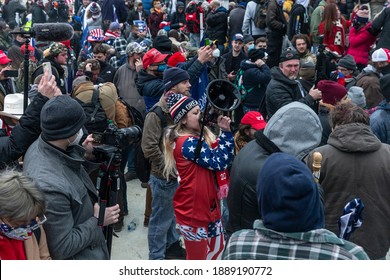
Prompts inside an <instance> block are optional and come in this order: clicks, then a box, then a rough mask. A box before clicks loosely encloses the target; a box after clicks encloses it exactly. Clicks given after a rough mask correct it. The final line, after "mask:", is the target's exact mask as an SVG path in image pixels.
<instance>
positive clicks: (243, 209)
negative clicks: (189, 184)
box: [226, 102, 322, 234]
mask: <svg viewBox="0 0 390 280" xmlns="http://www.w3.org/2000/svg"><path fill="white" fill-rule="evenodd" d="M292 107H293V108H294V110H292V109H291V108H292ZM321 133H322V127H321V123H320V120H319V118H318V116H317V114H316V113H315V112H314V111H313V110H312V109H310V108H309V107H307V106H306V105H304V104H302V103H300V102H294V104H289V105H287V106H284V107H283V108H281V109H280V110H279V111H278V112H277V113H276V114H275V115H274V116H273V117H272V118H271V119H270V120H269V121H268V123H267V126H266V128H265V130H264V135H265V136H266V137H267V138H268V139H269V140H271V141H272V142H273V143H274V144H275V145H276V146H277V147H278V148H279V149H280V150H281V151H282V152H284V153H288V154H290V155H292V156H295V157H297V158H298V159H300V160H302V159H303V158H304V157H305V156H306V155H307V154H308V153H309V152H310V151H311V150H312V149H314V148H316V147H317V146H318V144H319V143H320V140H321ZM269 155H270V152H269V151H267V150H266V149H265V148H263V147H262V146H260V145H259V144H258V143H257V142H256V140H254V141H251V142H249V143H248V144H246V145H245V147H244V148H242V150H240V152H239V153H238V154H237V156H236V157H235V159H234V161H233V166H232V168H231V176H230V190H229V194H228V198H227V202H228V209H229V221H228V223H227V227H226V230H227V232H228V233H229V234H231V233H233V232H235V231H238V230H241V229H252V228H253V222H254V221H255V220H256V219H261V214H260V213H259V208H260V207H259V205H258V200H257V194H256V181H257V176H258V174H259V172H260V170H261V169H262V167H263V165H264V162H265V161H266V159H267V158H268V156H269ZM248 163H250V164H248Z"/></svg>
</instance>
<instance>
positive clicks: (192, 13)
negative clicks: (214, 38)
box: [185, 2, 202, 33]
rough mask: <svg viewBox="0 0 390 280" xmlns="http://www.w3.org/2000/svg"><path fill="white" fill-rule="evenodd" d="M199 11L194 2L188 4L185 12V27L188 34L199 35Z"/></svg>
mask: <svg viewBox="0 0 390 280" xmlns="http://www.w3.org/2000/svg"><path fill="white" fill-rule="evenodd" d="M200 9H202V8H201V7H200V6H198V4H196V3H195V2H190V3H189V5H188V6H187V8H186V10H185V15H186V26H187V30H188V32H189V33H200Z"/></svg>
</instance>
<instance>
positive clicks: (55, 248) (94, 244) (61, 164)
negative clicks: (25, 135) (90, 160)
mask: <svg viewBox="0 0 390 280" xmlns="http://www.w3.org/2000/svg"><path fill="white" fill-rule="evenodd" d="M84 153H85V150H84V149H83V148H82V147H81V146H74V147H70V148H68V149H67V151H66V153H65V152H64V151H62V150H60V149H58V148H56V147H54V146H52V145H50V144H49V143H46V142H45V141H44V140H43V139H42V138H41V137H39V138H38V140H37V141H35V142H34V143H33V144H32V145H31V146H30V148H29V149H28V151H27V153H26V156H25V159H24V166H23V170H24V171H25V172H27V174H28V175H29V176H30V177H32V178H33V179H35V180H36V181H37V182H38V185H39V188H40V189H41V191H43V193H44V194H45V197H46V201H47V206H46V212H45V215H46V217H47V221H46V222H45V223H44V224H43V227H44V229H45V231H46V237H47V243H48V245H49V251H50V253H51V256H52V258H53V259H57V260H65V259H76V260H106V259H108V258H109V256H108V249H107V245H106V241H105V239H104V234H103V232H102V229H101V228H100V227H99V226H98V225H97V219H96V218H95V217H94V203H95V202H97V200H98V197H97V191H96V188H95V186H94V184H93V183H92V181H91V179H90V178H89V175H88V173H87V171H86V169H85V167H84V166H83V164H85V160H84ZM37 163H39V164H37ZM59 170H61V172H58V171H59Z"/></svg>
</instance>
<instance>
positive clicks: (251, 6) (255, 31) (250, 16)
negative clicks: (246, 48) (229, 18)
mask: <svg viewBox="0 0 390 280" xmlns="http://www.w3.org/2000/svg"><path fill="white" fill-rule="evenodd" d="M256 5H257V1H250V2H249V3H248V4H247V5H246V8H245V15H244V21H243V22H242V34H244V35H247V34H249V35H252V36H259V35H261V36H266V32H265V28H264V29H260V28H257V27H256V26H255V24H254V22H253V20H254V18H255V13H256ZM233 11H234V10H233ZM233 35H234V34H233Z"/></svg>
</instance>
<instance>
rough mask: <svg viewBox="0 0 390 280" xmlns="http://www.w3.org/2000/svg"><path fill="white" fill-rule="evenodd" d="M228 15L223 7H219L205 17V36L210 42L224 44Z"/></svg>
mask: <svg viewBox="0 0 390 280" xmlns="http://www.w3.org/2000/svg"><path fill="white" fill-rule="evenodd" d="M227 18H228V13H227V10H226V9H225V8H224V7H219V8H218V9H217V10H216V11H215V12H210V13H209V14H208V15H207V18H206V23H207V31H206V34H207V36H208V37H209V38H210V39H211V40H218V44H224V43H225V42H226V35H227Z"/></svg>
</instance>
